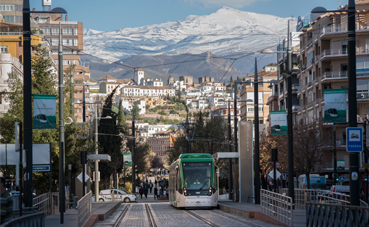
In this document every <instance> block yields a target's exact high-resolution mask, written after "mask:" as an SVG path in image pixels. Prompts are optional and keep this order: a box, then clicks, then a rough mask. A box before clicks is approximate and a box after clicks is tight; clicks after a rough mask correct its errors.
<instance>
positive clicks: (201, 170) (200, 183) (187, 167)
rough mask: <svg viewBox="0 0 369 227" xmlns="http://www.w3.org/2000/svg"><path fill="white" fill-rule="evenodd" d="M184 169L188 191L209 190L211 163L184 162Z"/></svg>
mask: <svg viewBox="0 0 369 227" xmlns="http://www.w3.org/2000/svg"><path fill="white" fill-rule="evenodd" d="M182 167H183V177H184V179H185V183H184V186H185V188H187V190H209V188H210V179H211V170H212V168H211V162H184V163H182Z"/></svg>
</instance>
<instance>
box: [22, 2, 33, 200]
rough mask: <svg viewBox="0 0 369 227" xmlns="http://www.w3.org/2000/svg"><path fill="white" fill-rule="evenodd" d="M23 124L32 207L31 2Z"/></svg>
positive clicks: (25, 20) (25, 47)
mask: <svg viewBox="0 0 369 227" xmlns="http://www.w3.org/2000/svg"><path fill="white" fill-rule="evenodd" d="M23 62H24V63H23V86H24V87H23V113H24V115H23V124H24V150H26V160H27V162H26V163H27V166H26V177H25V180H26V181H27V190H26V196H27V199H26V207H32V206H33V204H32V202H33V201H32V188H33V185H32V183H33V182H32V179H33V177H32V171H33V170H32V166H33V163H32V162H33V160H32V154H33V152H32V75H31V20H30V6H29V0H24V1H23Z"/></svg>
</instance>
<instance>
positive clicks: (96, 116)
mask: <svg viewBox="0 0 369 227" xmlns="http://www.w3.org/2000/svg"><path fill="white" fill-rule="evenodd" d="M93 104H96V105H97V104H102V102H100V101H96V102H95V103H93ZM98 119H112V117H111V116H106V117H98V115H97V106H95V154H99V147H98V142H99V136H98V135H99V128H98V127H99V125H98V122H97V120H98ZM99 181H100V179H99V160H95V202H97V199H98V198H99V196H98V195H99Z"/></svg>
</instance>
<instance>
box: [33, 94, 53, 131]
mask: <svg viewBox="0 0 369 227" xmlns="http://www.w3.org/2000/svg"><path fill="white" fill-rule="evenodd" d="M33 128H34V129H46V128H56V95H33Z"/></svg>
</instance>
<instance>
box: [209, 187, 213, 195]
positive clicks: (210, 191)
mask: <svg viewBox="0 0 369 227" xmlns="http://www.w3.org/2000/svg"><path fill="white" fill-rule="evenodd" d="M212 192H213V190H212V188H211V187H210V188H209V195H211V194H212Z"/></svg>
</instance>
